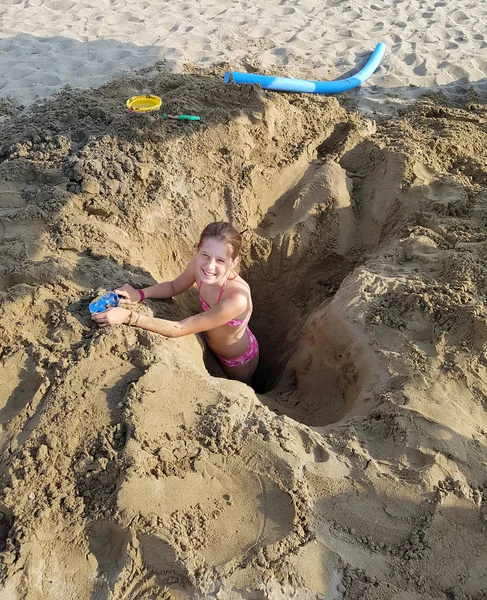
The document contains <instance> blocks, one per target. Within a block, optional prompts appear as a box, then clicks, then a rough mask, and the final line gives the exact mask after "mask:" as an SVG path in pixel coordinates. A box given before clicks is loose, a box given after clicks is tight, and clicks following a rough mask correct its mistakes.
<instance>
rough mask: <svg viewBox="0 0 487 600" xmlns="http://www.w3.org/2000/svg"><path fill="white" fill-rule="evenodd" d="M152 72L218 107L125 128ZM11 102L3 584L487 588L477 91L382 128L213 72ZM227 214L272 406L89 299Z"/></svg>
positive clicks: (1, 292) (74, 595) (177, 311)
mask: <svg viewBox="0 0 487 600" xmlns="http://www.w3.org/2000/svg"><path fill="white" fill-rule="evenodd" d="M142 81H144V84H145V85H147V86H149V87H150V89H151V90H152V91H153V92H154V93H157V94H159V95H161V96H163V98H164V102H165V104H164V108H165V110H166V111H167V112H169V113H170V112H173V111H174V112H186V113H196V114H200V115H201V117H202V121H201V122H200V123H181V122H172V121H164V120H162V119H161V118H160V116H158V115H157V114H156V115H145V116H140V115H132V116H128V115H127V113H126V112H125V111H124V109H123V108H122V103H121V102H120V99H121V98H122V99H123V98H126V97H128V96H130V95H131V94H132V93H133V91H134V90H137V89H138V88H140V86H141V84H142ZM1 112H2V115H3V116H4V118H3V119H2V124H1V125H0V127H1V130H0V132H1V136H0V252H1V255H2V262H1V264H0V361H1V367H2V368H1V370H0V378H1V379H0V381H1V387H0V416H1V423H2V430H1V433H0V451H1V454H0V477H1V479H0V482H1V483H0V489H1V496H0V509H1V510H2V515H3V516H2V515H0V517H1V518H0V548H1V549H2V551H1V553H0V557H1V564H2V571H1V578H2V579H1V581H2V585H3V590H2V598H3V597H5V598H8V599H9V600H10V599H12V600H17V599H20V598H22V599H28V600H31V599H32V600H34V599H35V600H37V599H39V600H40V599H43V600H45V599H51V598H52V599H58V598H63V600H64V599H73V600H74V599H76V600H102V599H103V600H105V599H109V598H110V599H113V600H114V599H117V600H118V599H119V600H122V599H123V600H149V599H150V600H152V599H154V600H155V599H156V598H157V599H160V598H165V599H170V598H172V599H174V600H176V599H177V600H182V599H185V598H219V599H223V600H237V599H247V600H259V599H265V598H269V599H273V600H274V599H287V598H296V599H299V600H301V599H304V600H305V599H312V598H321V599H326V600H333V599H339V598H351V599H357V600H358V599H367V600H379V599H386V598H387V599H389V598H390V599H395V600H405V599H408V600H409V599H411V600H420V599H421V600H424V599H429V598H431V599H433V598H449V599H450V598H452V599H453V598H455V599H465V600H466V599H470V600H474V599H475V600H480V599H484V598H486V590H487V573H486V569H485V556H486V555H487V541H486V540H487V538H486V533H487V522H486V521H487V472H486V465H487V448H486V435H487V417H486V412H485V411H486V408H487V405H486V403H487V354H486V351H487V346H486V342H487V325H486V316H487V297H486V296H487V281H486V277H487V275H486V273H487V269H486V267H487V265H486V264H485V263H486V260H487V234H486V230H485V224H486V222H487V186H486V184H487V150H486V149H487V125H486V124H487V106H486V104H485V102H484V101H481V100H480V99H478V98H475V97H472V98H470V99H469V100H468V101H465V104H464V106H462V107H460V106H452V105H451V104H450V105H448V104H447V103H446V101H444V100H443V99H442V98H441V97H437V98H427V99H424V100H423V101H422V102H420V103H419V104H418V105H417V106H416V107H414V108H413V109H411V110H410V111H409V112H406V113H405V114H404V115H402V116H401V117H400V118H398V119H395V120H390V121H388V120H385V121H383V122H377V123H375V122H372V121H368V120H366V119H364V118H363V117H361V116H360V115H359V114H358V113H356V112H353V111H350V110H346V109H345V108H344V107H343V106H340V105H339V103H338V102H337V100H335V99H330V98H320V97H317V98H311V97H303V96H299V95H279V94H275V93H267V92H263V91H262V90H260V89H259V88H256V87H243V88H239V87H236V86H232V85H230V86H224V85H223V84H222V83H221V79H220V78H216V77H214V76H212V75H211V74H210V73H207V74H204V73H202V74H200V75H179V76H171V77H170V78H169V77H168V76H165V75H162V74H161V75H154V76H152V78H148V76H147V75H144V76H141V78H140V79H138V78H137V77H136V76H134V77H132V78H125V79H122V80H120V81H117V82H114V83H112V84H110V85H107V86H105V87H103V88H101V89H99V90H91V91H86V92H74V91H69V90H66V91H64V92H63V94H62V96H61V98H60V99H58V100H57V101H52V102H47V103H45V104H42V105H39V106H36V107H35V108H34V109H33V110H32V111H31V112H30V113H28V114H19V115H16V114H15V111H14V110H11V109H10V108H8V107H7V106H4V107H3V108H1ZM217 219H226V220H230V221H231V222H232V223H233V224H234V225H235V226H236V227H238V228H240V229H241V230H245V229H246V232H245V233H244V238H245V252H244V266H245V272H246V276H247V278H248V280H249V282H250V284H251V287H252V291H253V297H254V305H255V310H254V317H253V319H252V323H251V326H252V329H253V330H254V331H255V333H256V335H257V337H258V339H259V341H260V344H261V348H262V355H261V366H260V370H259V373H258V382H257V388H256V389H257V390H258V392H257V393H255V392H254V391H253V390H252V389H251V388H249V387H247V386H245V385H244V384H241V383H238V382H231V381H228V380H226V379H225V378H223V377H222V374H221V371H220V370H219V367H218V364H217V362H216V361H215V360H214V358H212V356H211V355H209V353H208V352H207V350H206V349H205V346H204V343H203V341H202V339H201V338H200V337H197V336H189V337H185V338H180V339H177V340H171V339H166V338H163V337H161V336H158V335H155V334H151V333H148V332H144V331H142V330H137V329H131V328H128V327H126V326H115V327H111V328H109V329H107V330H97V329H95V328H94V327H93V325H92V322H91V320H90V316H89V312H88V304H89V302H90V300H91V299H92V298H93V296H94V295H96V293H97V292H98V291H100V290H102V289H112V288H113V287H115V286H117V285H120V284H122V283H124V282H130V283H132V284H134V285H136V286H145V285H149V284H151V283H152V282H154V281H159V280H163V279H168V278H172V277H173V276H175V275H176V274H177V273H178V272H179V271H180V270H181V268H182V267H183V265H184V264H185V262H186V261H187V260H188V258H189V257H190V256H191V253H192V251H193V246H194V242H195V241H196V239H197V236H198V234H199V232H200V230H201V229H202V227H203V226H204V225H205V224H206V223H207V222H209V221H212V220H217ZM143 310H146V311H147V312H150V313H153V314H155V315H156V316H164V317H168V318H180V317H182V316H184V315H186V314H189V313H191V312H193V311H195V310H197V301H196V294H195V292H193V293H191V292H189V293H187V294H185V295H184V296H181V297H178V298H176V299H175V300H174V301H161V302H151V301H149V302H147V303H146V304H145V305H144V308H143Z"/></svg>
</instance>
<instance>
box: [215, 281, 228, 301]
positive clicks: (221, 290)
mask: <svg viewBox="0 0 487 600" xmlns="http://www.w3.org/2000/svg"><path fill="white" fill-rule="evenodd" d="M227 281H228V280H227ZM226 287H227V282H226V281H225V282H224V283H223V285H222V287H221V288H220V293H219V294H218V300H217V301H216V303H217V304H220V300H221V298H222V294H223V292H224V291H225V288H226Z"/></svg>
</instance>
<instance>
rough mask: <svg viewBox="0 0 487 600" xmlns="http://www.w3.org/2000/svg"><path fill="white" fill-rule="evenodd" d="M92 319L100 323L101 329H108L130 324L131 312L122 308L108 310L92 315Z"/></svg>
mask: <svg viewBox="0 0 487 600" xmlns="http://www.w3.org/2000/svg"><path fill="white" fill-rule="evenodd" d="M135 291H137V290H135ZM91 318H92V319H93V321H96V322H97V323H98V326H99V327H106V326H107V325H116V324H117V323H128V321H129V318H130V311H129V310H127V309H126V308H121V307H116V308H108V309H107V310H105V311H103V312H101V313H96V314H94V315H92V316H91Z"/></svg>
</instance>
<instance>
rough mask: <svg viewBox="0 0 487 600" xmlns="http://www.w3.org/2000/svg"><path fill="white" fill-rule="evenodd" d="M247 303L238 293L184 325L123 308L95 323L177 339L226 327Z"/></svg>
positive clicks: (99, 315)
mask: <svg viewBox="0 0 487 600" xmlns="http://www.w3.org/2000/svg"><path fill="white" fill-rule="evenodd" d="M247 303H248V299H247V298H246V297H245V295H244V294H242V293H241V292H237V293H235V294H232V296H230V297H229V298H228V299H225V300H223V301H222V302H220V304H217V305H216V306H214V307H213V308H210V310H208V311H206V312H203V313H200V314H198V315H194V316H191V317H188V318H186V319H183V320H181V321H168V320H167V319H158V318H156V317H149V316H146V315H143V314H140V313H137V312H134V311H131V310H128V309H126V308H122V307H118V308H109V309H108V310H106V311H104V312H101V313H97V314H95V315H93V316H92V319H93V320H94V321H96V322H97V323H98V325H99V326H100V327H106V326H107V325H114V324H116V323H125V324H127V325H132V326H135V327H140V328H141V329H146V330H147V331H152V332H153V333H159V334H161V335H164V336H166V337H171V338H177V337H182V336H183V335H190V334H192V333H200V332H202V331H209V330H210V329H215V328H216V327H220V326H221V325H225V323H227V322H228V321H230V320H231V319H235V318H236V317H237V316H238V315H240V314H242V313H243V312H244V311H245V309H246V308H247Z"/></svg>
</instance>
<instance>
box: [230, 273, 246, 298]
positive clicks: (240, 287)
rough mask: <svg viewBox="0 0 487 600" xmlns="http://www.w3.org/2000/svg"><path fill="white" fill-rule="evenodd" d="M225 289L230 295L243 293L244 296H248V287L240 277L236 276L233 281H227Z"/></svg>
mask: <svg viewBox="0 0 487 600" xmlns="http://www.w3.org/2000/svg"><path fill="white" fill-rule="evenodd" d="M226 289H227V290H228V291H229V292H230V294H239V293H240V294H241V293H243V294H245V295H250V286H249V284H248V283H247V282H246V281H245V279H242V277H240V275H237V276H236V277H235V278H234V279H228V280H227V284H226ZM230 294H229V295H230Z"/></svg>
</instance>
